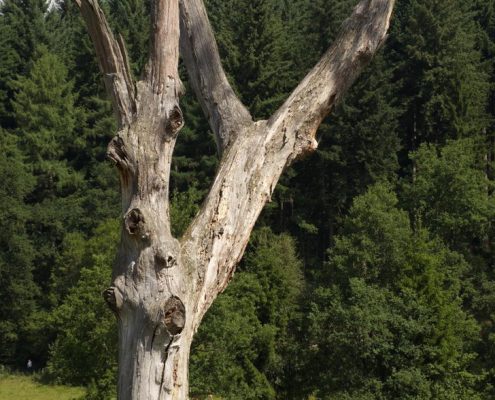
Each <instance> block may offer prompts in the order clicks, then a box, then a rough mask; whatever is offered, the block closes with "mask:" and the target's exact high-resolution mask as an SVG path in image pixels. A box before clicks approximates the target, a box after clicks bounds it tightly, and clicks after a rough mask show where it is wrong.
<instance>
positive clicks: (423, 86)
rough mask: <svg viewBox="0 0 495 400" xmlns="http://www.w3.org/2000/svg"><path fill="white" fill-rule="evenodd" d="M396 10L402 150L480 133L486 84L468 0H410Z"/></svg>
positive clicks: (486, 120) (484, 123)
mask: <svg viewBox="0 0 495 400" xmlns="http://www.w3.org/2000/svg"><path fill="white" fill-rule="evenodd" d="M398 8H399V10H398V11H399V12H398V21H397V22H396V28H395V31H394V35H393V37H394V38H393V41H394V49H395V51H396V52H397V53H398V54H396V57H397V58H396V59H395V60H394V61H395V63H396V65H397V66H398V68H397V76H398V78H399V79H400V80H401V84H402V90H401V92H400V94H399V95H400V98H401V101H402V102H403V104H404V110H405V112H404V114H403V116H402V121H401V123H402V125H403V127H404V133H403V135H404V136H403V141H404V145H405V146H406V149H407V150H408V151H410V150H415V149H417V147H418V146H419V144H420V143H423V142H429V143H437V144H443V143H445V142H446V140H447V139H458V138H462V137H467V136H473V135H477V134H479V133H481V131H482V130H483V129H484V128H486V127H487V125H488V123H489V117H488V115H487V114H486V105H487V95H488V91H489V86H490V84H489V80H488V79H489V78H488V74H487V69H486V68H485V66H484V65H483V63H482V60H481V53H480V51H479V50H478V49H477V48H476V45H477V40H476V39H477V38H476V28H475V24H474V23H473V18H472V13H470V2H467V1H464V0H411V1H407V2H403V3H401V4H399V6H398Z"/></svg>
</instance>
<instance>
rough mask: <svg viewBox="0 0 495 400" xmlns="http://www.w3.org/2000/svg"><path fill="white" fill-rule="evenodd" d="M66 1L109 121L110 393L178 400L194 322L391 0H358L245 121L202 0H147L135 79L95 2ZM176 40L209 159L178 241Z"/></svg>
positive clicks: (374, 36) (376, 43)
mask: <svg viewBox="0 0 495 400" xmlns="http://www.w3.org/2000/svg"><path fill="white" fill-rule="evenodd" d="M75 1H76V3H77V4H78V5H79V7H80V10H81V13H82V15H83V17H84V19H85V21H86V23H87V26H88V30H89V33H90V35H91V38H92V40H93V43H94V45H95V48H96V54H97V57H98V61H99V65H100V69H101V71H102V73H103V75H104V77H105V84H106V88H107V91H108V93H109V95H110V96H111V98H112V101H113V104H114V109H115V113H116V116H117V120H118V122H119V129H118V132H117V134H116V136H115V137H114V139H113V140H112V141H111V142H110V144H109V147H108V156H109V158H110V159H111V160H113V161H114V163H115V164H116V166H117V167H118V169H119V173H120V179H121V190H122V209H123V221H122V234H121V243H120V247H119V251H118V255H117V258H116V263H115V265H114V268H113V284H112V287H111V288H109V289H108V290H106V291H105V293H104V297H105V300H106V301H107V302H108V303H109V306H110V308H111V309H112V310H113V311H114V312H115V314H116V315H117V318H118V321H119V385H118V393H119V399H120V400H156V399H166V400H184V399H187V398H188V360H189V349H190V345H191V342H192V337H193V334H194V332H195V331H196V329H197V328H198V326H199V324H200V321H201V319H202V317H203V315H204V313H205V312H206V311H207V309H208V308H209V306H210V305H211V303H212V302H213V300H214V299H215V298H216V296H217V295H218V293H220V292H221V291H222V290H224V289H225V287H226V286H227V284H228V282H229V280H230V279H231V277H232V275H233V273H234V270H235V267H236V265H237V263H238V261H239V260H240V259H241V257H242V255H243V252H244V249H245V247H246V244H247V242H248V239H249V235H250V233H251V230H252V228H253V226H254V224H255V222H256V219H257V218H258V216H259V214H260V212H261V210H262V208H263V206H264V205H265V203H266V201H268V200H269V199H270V196H271V194H272V192H273V190H274V188H275V185H276V183H277V181H278V179H279V177H280V175H281V173H282V172H283V170H284V168H285V167H286V166H287V165H289V164H291V163H292V162H293V161H294V160H296V159H297V158H300V157H302V156H304V155H305V154H306V153H309V152H311V151H314V150H315V149H316V147H317V142H316V140H315V134H316V130H317V128H318V126H319V125H320V123H321V121H322V120H323V118H324V117H325V116H326V115H327V114H328V113H329V112H330V111H331V109H332V107H333V106H334V105H335V103H336V102H337V101H338V99H339V98H341V97H342V95H343V94H344V93H345V91H346V89H347V88H348V87H349V86H350V85H351V84H352V82H353V81H354V80H355V78H356V77H357V76H358V74H359V72H360V71H361V70H362V69H363V68H364V66H365V65H366V64H367V63H368V62H369V61H370V60H371V58H372V56H373V54H374V53H375V52H376V51H377V49H378V48H379V47H380V45H381V44H382V43H383V41H384V40H385V38H386V33H387V30H388V26H389V21H390V17H391V13H392V10H393V6H394V0H362V1H361V2H360V3H359V4H358V5H357V7H356V8H355V10H354V12H353V14H352V15H351V17H350V18H349V19H348V20H347V21H346V22H345V24H344V25H343V27H342V30H341V33H340V35H339V36H338V38H337V39H336V41H335V42H334V44H333V45H332V46H331V47H330V49H329V50H328V51H327V52H326V53H325V55H324V56H323V57H322V59H321V60H320V61H319V62H318V64H317V65H316V66H315V67H314V68H313V70H311V71H310V72H309V74H308V75H307V76H306V77H305V78H304V80H303V81H302V82H301V83H300V84H299V86H298V87H297V88H296V89H295V90H294V92H293V93H292V94H291V95H290V97H289V98H288V99H287V101H286V102H285V103H284V104H283V105H282V106H281V107H280V109H279V110H278V111H277V112H276V113H275V114H274V115H273V116H272V117H271V118H270V119H268V120H266V121H258V122H253V120H252V117H251V115H250V114H249V112H248V111H247V109H246V107H245V106H244V105H243V104H242V103H241V101H240V100H239V99H238V98H237V97H236V95H235V93H234V91H233V90H232V88H231V86H230V84H229V82H228V80H227V78H226V75H225V72H224V71H223V68H222V65H221V62H220V57H219V54H218V49H217V45H216V43H215V39H214V36H213V32H212V29H211V27H210V24H209V22H208V18H207V15H206V11H205V7H204V5H203V0H155V1H154V2H153V7H152V21H151V24H152V30H151V31H152V33H151V35H152V37H151V50H150V58H149V62H148V65H147V67H146V69H145V74H144V78H143V80H141V81H138V82H134V80H133V78H132V76H131V73H130V69H129V63H128V61H127V54H126V50H125V45H124V43H123V40H122V39H121V38H120V37H119V38H117V39H115V37H114V36H113V34H112V32H111V31H110V28H109V26H108V23H107V22H106V19H105V16H104V14H103V12H102V10H101V9H100V8H99V6H98V2H97V0H75ZM179 21H180V22H179ZM179 31H180V35H179ZM179 36H180V38H179ZM179 42H180V51H181V53H182V57H183V59H184V62H185V65H186V68H187V70H188V73H189V78H190V81H191V84H192V87H193V88H194V90H195V92H196V95H197V97H198V99H199V101H200V103H201V105H202V108H203V110H204V112H205V114H206V116H207V117H208V120H209V122H210V125H211V128H212V130H213V132H214V133H215V136H216V139H217V144H218V148H219V153H221V161H220V165H219V169H218V172H217V174H216V177H215V179H214V182H213V185H212V187H211V190H210V192H209V194H208V197H207V199H206V201H205V203H204V204H203V207H202V209H201V210H200V212H199V213H198V215H197V216H196V218H195V219H194V221H193V222H192V223H191V225H190V226H189V228H188V230H187V232H186V233H185V235H184V236H183V237H182V238H180V239H177V238H174V237H173V236H172V234H171V229H170V216H169V176H170V165H171V162H172V153H173V149H174V145H175V140H176V138H177V135H178V133H179V131H180V129H181V127H182V125H183V123H184V121H183V116H182V112H181V110H180V106H179V97H180V95H181V92H182V84H181V82H180V79H179V76H178V57H179Z"/></svg>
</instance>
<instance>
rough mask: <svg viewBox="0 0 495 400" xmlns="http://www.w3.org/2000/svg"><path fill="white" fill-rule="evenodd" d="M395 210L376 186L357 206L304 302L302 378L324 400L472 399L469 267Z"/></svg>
mask: <svg viewBox="0 0 495 400" xmlns="http://www.w3.org/2000/svg"><path fill="white" fill-rule="evenodd" d="M396 205H397V198H396V197H395V195H394V194H393V192H392V191H391V190H390V188H389V187H388V186H387V185H383V184H378V185H375V186H373V187H371V188H370V189H369V190H368V192H366V194H364V195H362V196H359V197H357V198H356V200H355V201H354V204H353V207H352V208H351V210H350V214H349V217H348V218H347V219H346V220H345V223H344V230H343V233H342V234H341V235H339V236H338V237H337V238H336V243H335V246H334V247H333V248H332V250H331V251H330V253H329V259H330V261H329V262H328V264H327V269H328V272H327V274H328V275H327V279H325V281H324V282H325V283H326V282H328V283H326V285H325V286H321V287H320V288H318V289H317V290H316V291H315V294H314V298H313V300H312V302H311V304H310V308H309V312H308V317H307V318H308V322H307V324H308V334H309V337H308V339H307V340H308V345H309V346H310V347H309V348H310V357H309V361H310V365H318V366H319V368H318V370H317V371H313V373H312V374H311V376H308V377H307V379H309V380H313V382H312V383H313V385H312V387H318V388H319V391H320V393H321V394H322V397H323V398H325V399H343V398H353V399H354V398H369V399H387V398H404V399H452V400H453V399H474V398H479V397H477V395H476V393H475V391H474V390H473V389H474V384H475V383H476V379H477V378H476V376H475V375H474V374H473V373H471V372H470V371H469V365H470V362H471V361H472V359H473V358H474V353H473V344H474V343H473V342H475V340H476V332H477V329H476V324H475V323H474V320H473V319H472V318H471V317H470V316H469V315H467V314H466V313H465V311H464V310H463V308H462V298H461V281H460V277H461V274H462V272H463V271H465V269H466V263H465V261H464V260H463V258H462V257H461V256H460V255H458V254H456V253H454V252H452V251H450V250H448V249H447V248H446V247H445V245H444V244H442V243H441V242H440V241H437V240H431V239H430V238H429V237H428V235H427V233H426V232H425V231H421V232H419V233H414V232H413V231H412V230H411V224H410V221H409V218H408V216H407V213H406V212H404V211H402V210H400V209H398V208H397V206H396ZM322 283H323V282H322ZM327 285H328V286H327Z"/></svg>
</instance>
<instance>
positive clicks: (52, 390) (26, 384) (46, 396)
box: [0, 375, 85, 400]
mask: <svg viewBox="0 0 495 400" xmlns="http://www.w3.org/2000/svg"><path fill="white" fill-rule="evenodd" d="M84 393H85V391H84V389H82V388H74V387H67V386H51V385H42V384H40V383H38V382H36V381H34V380H33V379H32V377H29V376H23V375H0V400H76V399H77V400H79V399H80V398H81V397H82V396H83V395H84Z"/></svg>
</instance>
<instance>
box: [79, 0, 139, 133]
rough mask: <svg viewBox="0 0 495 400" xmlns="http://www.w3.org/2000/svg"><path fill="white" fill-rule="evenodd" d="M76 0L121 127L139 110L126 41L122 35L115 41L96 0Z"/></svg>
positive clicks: (127, 123)
mask: <svg viewBox="0 0 495 400" xmlns="http://www.w3.org/2000/svg"><path fill="white" fill-rule="evenodd" d="M75 1H76V4H77V6H78V7H79V9H80V11H81V14H82V16H83V18H84V20H85V21H86V26H87V28H88V31H89V34H90V36H91V40H92V41H93V45H94V47H95V50H96V56H97V59H98V64H99V66H100V70H101V72H102V73H103V76H104V81H105V87H106V89H107V92H108V94H109V95H110V97H111V99H112V102H113V107H114V111H115V114H116V117H117V121H118V123H119V126H120V127H122V126H125V125H129V124H130V122H131V121H132V116H133V114H134V113H135V110H136V104H135V95H136V93H135V87H134V82H133V79H132V74H131V70H130V67H129V62H128V60H127V53H126V50H125V44H124V40H123V38H122V37H121V36H119V37H118V40H115V38H114V36H113V34H112V31H111V29H110V27H109V25H108V22H107V20H106V18H105V14H104V13H103V11H102V9H101V8H100V6H99V5H98V1H97V0H75Z"/></svg>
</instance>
